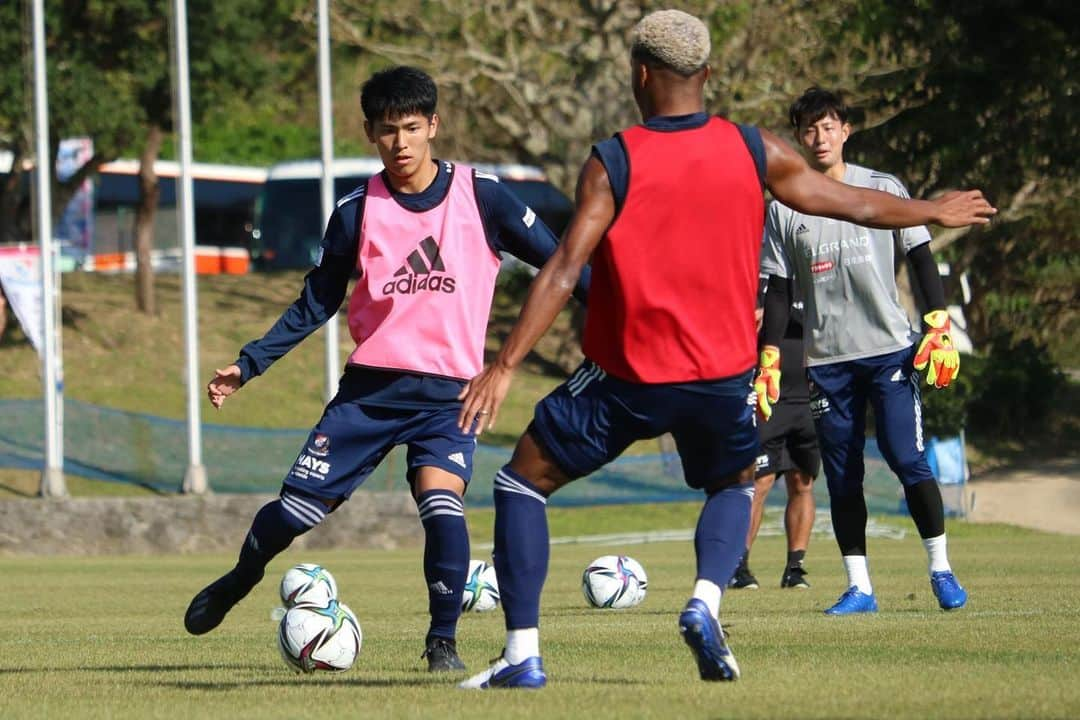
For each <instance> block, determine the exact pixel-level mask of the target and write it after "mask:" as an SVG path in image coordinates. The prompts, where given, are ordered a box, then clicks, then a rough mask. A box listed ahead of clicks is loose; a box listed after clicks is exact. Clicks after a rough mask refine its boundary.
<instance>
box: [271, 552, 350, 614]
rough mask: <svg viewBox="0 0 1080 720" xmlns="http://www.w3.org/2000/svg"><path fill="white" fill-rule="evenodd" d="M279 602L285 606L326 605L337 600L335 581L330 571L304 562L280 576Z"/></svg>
mask: <svg viewBox="0 0 1080 720" xmlns="http://www.w3.org/2000/svg"><path fill="white" fill-rule="evenodd" d="M280 593H281V602H282V603H283V604H284V605H285V607H286V608H291V607H293V606H294V605H316V606H318V607H326V606H327V605H329V604H330V601H331V600H337V583H336V582H335V581H334V576H333V575H331V574H330V571H329V570H327V569H326V568H324V567H321V566H319V565H314V564H312V563H304V564H302V565H296V566H294V567H291V568H289V569H288V570H287V571H286V572H285V575H283V576H282V578H281V587H280Z"/></svg>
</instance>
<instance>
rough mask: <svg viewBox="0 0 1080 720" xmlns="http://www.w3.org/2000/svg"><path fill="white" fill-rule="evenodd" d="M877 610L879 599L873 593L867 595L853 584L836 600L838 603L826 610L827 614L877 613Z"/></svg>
mask: <svg viewBox="0 0 1080 720" xmlns="http://www.w3.org/2000/svg"><path fill="white" fill-rule="evenodd" d="M876 612H877V599H876V598H875V597H874V594H873V593H870V594H869V595H867V594H866V593H864V592H861V591H860V590H859V589H858V588H857V587H855V586H854V585H852V586H851V587H849V588H848V589H847V590H845V591H844V594H843V595H841V596H840V599H839V600H837V601H836V604H835V605H833V606H832V607H831V608H829V609H828V610H826V611H825V614H826V615H854V614H856V613H876Z"/></svg>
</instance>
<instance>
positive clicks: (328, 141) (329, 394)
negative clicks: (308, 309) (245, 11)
mask: <svg viewBox="0 0 1080 720" xmlns="http://www.w3.org/2000/svg"><path fill="white" fill-rule="evenodd" d="M328 5H329V0H319V119H320V123H319V135H320V138H321V140H322V182H321V183H320V186H319V187H320V191H321V196H322V219H323V228H325V227H326V226H327V225H328V224H329V222H330V216H331V215H332V214H333V212H334V200H335V198H334V109H333V98H332V96H331V91H330V10H329V7H328ZM339 352H340V350H339V349H338V316H337V314H336V313H335V314H334V316H333V317H331V318H330V319H329V320H328V321H327V323H326V391H325V395H326V402H328V403H329V402H330V401H331V400H332V399H333V398H334V395H336V394H337V388H338V378H339V376H340V375H341V363H340V360H339V357H338V354H339Z"/></svg>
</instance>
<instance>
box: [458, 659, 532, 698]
mask: <svg viewBox="0 0 1080 720" xmlns="http://www.w3.org/2000/svg"><path fill="white" fill-rule="evenodd" d="M545 685H547V675H545V674H544V663H543V661H542V660H540V658H539V657H537V656H533V657H530V658H525V659H524V660H522V661H521V662H519V663H518V664H517V665H511V664H510V663H508V662H507V661H506V658H505V657H502V656H500V657H499V659H497V660H495V661H494V663H493V664H492V666H491V667H489V668H488V669H487V670H485V671H484V672H482V673H479V674H477V675H473V676H472V677H471V678H469V679H468V680H465V681H464V682H462V683H461V684H460V685H458V687H459V688H463V689H465V690H487V689H489V688H526V689H530V690H537V689H539V688H542V687H544V686H545Z"/></svg>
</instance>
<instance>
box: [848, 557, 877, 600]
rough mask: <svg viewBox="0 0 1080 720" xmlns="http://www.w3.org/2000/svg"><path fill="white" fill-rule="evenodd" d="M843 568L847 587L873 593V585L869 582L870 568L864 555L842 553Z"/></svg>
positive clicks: (868, 593) (869, 593)
mask: <svg viewBox="0 0 1080 720" xmlns="http://www.w3.org/2000/svg"><path fill="white" fill-rule="evenodd" d="M844 570H846V571H847V579H848V583H847V584H848V587H853V586H854V587H856V588H858V590H859V592H861V593H866V594H867V595H873V594H874V586H873V585H871V584H870V568H869V566H868V565H867V563H866V556H865V555H844Z"/></svg>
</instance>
